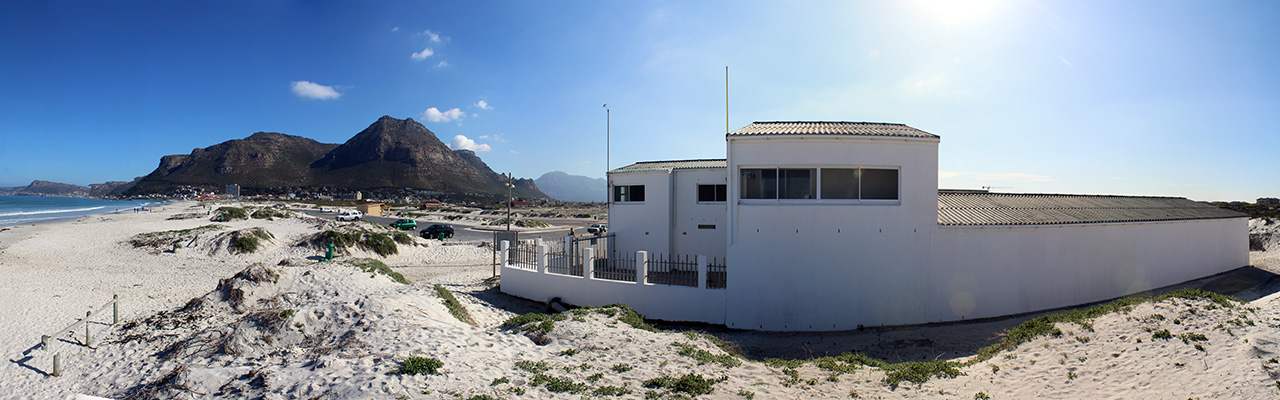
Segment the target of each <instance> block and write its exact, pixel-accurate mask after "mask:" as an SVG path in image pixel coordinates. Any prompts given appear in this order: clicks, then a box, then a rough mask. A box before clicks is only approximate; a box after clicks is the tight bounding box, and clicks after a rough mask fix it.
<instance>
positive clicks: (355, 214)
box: [337, 210, 362, 221]
mask: <svg viewBox="0 0 1280 400" xmlns="http://www.w3.org/2000/svg"><path fill="white" fill-rule="evenodd" d="M361 215H362V214H360V212H359V211H350V210H347V211H343V212H341V213H338V217H337V219H338V220H339V221H359V220H360V216H361Z"/></svg>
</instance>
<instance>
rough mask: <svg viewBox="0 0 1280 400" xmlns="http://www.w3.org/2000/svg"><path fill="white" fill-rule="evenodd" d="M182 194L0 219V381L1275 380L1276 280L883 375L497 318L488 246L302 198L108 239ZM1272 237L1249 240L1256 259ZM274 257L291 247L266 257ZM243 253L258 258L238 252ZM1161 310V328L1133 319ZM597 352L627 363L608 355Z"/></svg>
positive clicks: (1242, 386) (964, 393)
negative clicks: (179, 240) (219, 222)
mask: <svg viewBox="0 0 1280 400" xmlns="http://www.w3.org/2000/svg"><path fill="white" fill-rule="evenodd" d="M199 210H200V209H199V208H198V206H194V204H192V203H178V204H175V205H170V206H168V207H165V208H163V209H159V210H157V211H156V212H153V213H146V214H133V213H125V214H114V215H105V216H94V217H87V218H84V219H82V220H80V221H74V222H66V223H57V224H49V225H42V226H35V227H32V226H21V227H17V228H15V229H11V230H9V231H5V232H0V282H4V285H3V287H2V288H0V304H3V305H4V307H0V318H3V320H4V321H5V323H4V324H3V325H0V345H3V349H5V351H6V352H7V357H8V360H9V361H10V362H8V363H5V365H4V366H3V367H0V397H3V398H74V396H75V395H76V394H83V395H92V396H102V397H109V398H123V397H126V396H133V397H134V398H166V399H167V398H212V397H230V398H241V397H247V398H258V397H262V398H267V399H284V398H317V397H319V398H397V397H399V396H408V397H410V398H449V399H453V398H464V399H465V398H470V397H471V396H475V395H489V396H493V397H494V398H508V399H514V398H565V399H570V398H572V399H577V398H582V397H583V396H590V395H591V392H592V391H594V390H600V388H602V387H618V388H626V389H627V390H629V391H630V393H629V394H627V395H625V396H623V397H624V398H644V396H645V392H646V391H649V390H657V391H665V390H664V389H649V388H644V387H642V386H643V383H644V382H645V381H646V380H649V379H652V378H656V377H659V376H664V375H665V376H671V377H680V376H682V375H684V374H689V373H694V374H700V375H701V376H703V377H706V378H709V379H711V378H719V377H723V378H724V380H723V381H722V382H719V383H716V384H714V388H715V390H714V392H712V393H711V394H709V395H704V396H699V398H744V397H746V396H747V395H748V394H751V395H754V396H755V398H759V399H771V398H850V397H851V395H856V397H860V398H958V399H972V398H974V397H975V395H976V394H978V393H983V394H986V395H989V396H990V397H991V398H996V399H1005V398H1041V397H1043V398H1178V399H1185V398H1202V399H1209V398H1268V399H1273V398H1276V397H1277V396H1280V390H1278V389H1277V383H1276V382H1277V380H1280V360H1277V361H1276V362H1272V360H1273V359H1276V358H1280V354H1277V353H1280V329H1278V327H1280V304H1277V303H1276V301H1277V300H1276V298H1277V296H1268V297H1264V298H1261V299H1259V300H1256V301H1254V302H1252V303H1251V304H1247V305H1242V306H1238V307H1235V308H1222V307H1218V306H1216V305H1213V304H1212V303H1210V302H1208V301H1204V300H1197V301H1189V300H1182V299H1175V300H1170V301H1166V302H1162V303H1158V304H1143V305H1139V306H1137V307H1135V308H1134V309H1132V310H1131V311H1129V312H1127V313H1116V314H1110V315H1106V316H1103V317H1100V318H1098V319H1096V320H1094V321H1093V322H1092V330H1089V329H1087V328H1085V327H1082V326H1078V325H1075V324H1059V325H1058V327H1059V329H1061V330H1062V331H1063V332H1064V334H1063V335H1062V336H1060V337H1040V338H1037V339H1034V340H1032V341H1030V342H1028V343H1024V344H1022V345H1021V346H1018V347H1017V348H1016V349H1014V350H1011V351H1006V352H1002V353H1001V354H999V355H997V356H995V357H994V358H992V359H991V360H988V361H986V362H982V363H979V364H977V365H974V366H971V367H966V368H962V369H961V372H962V373H964V374H965V375H961V376H957V377H955V378H933V379H931V380H929V381H928V382H926V383H924V384H914V383H911V382H903V383H901V385H900V386H898V387H891V386H889V385H887V384H885V383H884V382H882V379H883V378H884V377H885V372H884V371H881V370H878V369H875V368H868V367H859V368H857V369H856V370H855V371H853V372H851V373H844V374H837V373H833V372H831V371H828V370H823V369H821V368H819V367H817V366H816V365H815V363H812V362H810V363H806V364H804V365H803V366H800V367H799V368H798V369H797V370H796V371H795V374H797V376H798V379H792V378H791V377H789V376H788V375H787V374H788V372H787V370H786V369H785V367H783V366H771V365H767V364H765V363H761V362H756V361H739V362H738V363H732V362H731V364H737V365H731V366H726V365H722V364H719V363H716V362H706V363H701V364H700V363H699V361H697V360H695V359H694V358H692V357H689V356H686V355H680V354H678V352H679V351H680V350H681V347H680V346H677V345H673V343H682V344H688V345H691V346H693V347H690V350H692V351H703V352H705V353H706V354H707V355H715V356H721V355H724V354H725V353H724V351H723V350H721V349H720V348H718V347H716V345H715V344H713V343H712V342H711V341H710V340H708V339H707V338H705V337H702V336H698V335H686V334H684V333H680V332H648V331H644V330H640V329H636V328H633V327H631V326H630V325H627V324H626V323H623V322H620V321H619V320H618V318H617V317H611V316H608V315H606V314H605V313H604V312H605V311H595V312H579V313H574V312H569V313H566V318H565V320H563V321H559V322H556V323H555V324H554V329H552V330H551V331H550V332H548V333H547V334H545V335H542V334H538V333H529V334H525V333H521V332H517V331H510V330H504V329H501V328H500V327H499V325H500V324H501V323H502V322H503V321H505V320H506V319H508V318H510V317H512V316H514V315H517V314H518V313H525V312H529V311H535V310H536V309H537V307H538V306H537V305H536V304H533V303H530V302H527V301H523V300H519V299H514V298H511V297H509V296H505V295H502V294H501V293H498V291H497V290H496V289H495V288H492V287H490V285H489V284H487V283H486V282H485V281H484V280H485V278H488V277H489V276H490V274H491V270H490V266H489V265H488V263H489V261H490V252H489V250H488V249H487V248H479V247H475V246H470V245H461V246H459V245H453V246H450V245H441V244H439V243H437V242H429V241H425V240H418V239H415V243H416V245H412V246H400V248H401V252H400V254H397V255H394V256H391V257H389V258H387V259H385V261H386V263H387V264H389V265H391V266H393V267H394V268H395V270H396V271H398V272H401V273H403V274H404V275H405V276H406V277H407V278H409V279H410V280H413V281H414V283H413V284H412V285H402V284H398V283H395V282H392V281H391V280H390V279H389V278H387V277H386V276H384V275H379V274H372V273H368V272H362V271H360V270H359V269H357V268H355V267H353V266H351V265H349V264H348V263H344V262H333V263H314V262H313V261H312V260H308V258H309V257H310V258H314V257H316V256H318V255H319V254H320V251H319V250H318V249H315V248H311V247H305V246H304V247H297V246H294V244H295V243H297V242H299V241H302V240H303V239H304V238H306V237H308V236H310V235H313V234H315V233H317V232H320V231H322V230H325V229H332V226H334V223H332V222H329V221H323V220H319V219H313V218H287V219H277V220H272V221H268V220H249V221H236V222H231V223H226V224H225V225H228V226H229V229H228V230H224V231H216V232H206V233H201V234H200V235H199V237H195V238H192V239H190V240H188V241H187V242H186V243H189V244H190V246H184V247H183V248H182V249H180V250H178V251H177V252H176V253H171V252H163V251H160V250H159V249H148V248H134V246H132V245H130V244H128V243H126V242H127V241H128V240H129V239H130V238H131V237H133V236H134V235H136V234H139V233H146V232H160V231H168V230H176V229H189V228H193V227H198V226H202V225H207V224H209V222H208V221H207V219H206V218H207V217H202V218H197V219H185V220H166V218H167V217H169V216H170V215H174V214H182V213H191V212H196V211H199ZM252 227H261V228H264V229H266V230H268V231H269V232H271V233H272V234H273V235H274V236H275V239H274V240H272V241H269V242H267V243H265V244H264V248H263V249H262V250H260V251H258V252H256V253H253V254H248V255H238V254H230V253H229V252H228V251H227V250H226V249H225V241H226V239H227V236H226V235H227V234H228V232H230V231H231V230H239V229H247V228H252ZM1277 252H1280V249H1277V250H1273V251H1268V252H1255V254H1251V256H1253V257H1254V258H1255V259H1272V258H1273V257H1274V255H1275V254H1274V253H1277ZM357 256H358V257H374V258H377V257H376V255H372V254H371V253H368V252H364V251H356V252H353V254H351V255H350V257H348V258H343V259H340V260H338V261H342V260H350V259H351V258H353V257H357ZM286 258H288V259H291V260H292V263H291V265H293V266H278V265H277V264H278V263H279V262H280V260H282V259H286ZM254 263H260V265H257V266H252V267H251V265H252V264H254ZM233 275H234V277H233ZM435 284H440V285H442V286H444V287H446V288H448V289H449V290H451V291H452V292H454V294H455V296H456V297H457V298H458V300H459V301H460V302H461V303H462V304H463V305H464V307H465V308H467V309H468V311H469V312H470V313H471V315H472V317H473V319H474V320H475V321H476V326H472V325H468V324H466V323H463V322H461V321H459V320H458V319H456V318H454V317H453V316H452V315H450V314H449V311H448V310H447V309H446V308H445V306H444V305H442V302H441V300H440V299H439V298H438V297H436V295H435V292H434V291H433V290H432V289H431V288H432V286H433V285H435ZM112 293H118V294H120V296H121V298H122V304H123V308H122V312H123V314H124V315H122V317H124V319H125V323H123V324H121V325H122V326H117V327H109V326H106V325H104V324H91V325H90V326H91V329H92V330H93V331H94V335H95V339H94V341H95V346H94V347H95V349H90V348H87V347H84V346H81V345H79V344H77V343H76V342H77V341H78V340H80V339H79V338H82V337H83V334H82V333H81V334H80V335H79V336H78V337H79V338H73V337H70V336H68V337H66V338H65V340H64V341H60V342H58V343H56V344H55V345H54V346H53V351H55V352H60V353H61V354H62V357H63V358H64V360H65V361H64V366H63V372H64V374H65V376H63V377H56V378H55V377H48V376H46V375H45V374H44V372H47V371H49V368H50V362H51V360H50V358H51V357H50V356H49V354H48V353H47V352H45V351H42V350H37V349H34V345H36V344H38V342H39V336H40V334H42V333H48V332H49V331H51V330H53V329H57V328H61V327H62V326H65V325H67V324H70V323H71V322H74V321H75V318H76V317H77V316H82V315H83V313H84V311H85V310H87V309H90V308H94V307H97V306H100V305H101V304H102V303H105V302H106V301H107V300H109V299H110V297H111V294H112ZM193 298H198V299H197V300H192V299H193ZM290 310H291V311H290ZM610 312H612V311H610ZM1155 314H1160V315H1161V316H1163V318H1162V319H1161V318H1156V317H1153V316H1154V315H1155ZM105 318H106V319H100V318H99V317H95V318H94V319H93V320H94V321H109V319H110V316H109V312H108V315H106V316H105ZM1008 325H1010V323H1009V322H1007V321H1005V322H1000V321H997V322H985V323H976V324H952V325H946V326H940V327H928V328H919V329H917V330H932V331H937V330H944V331H947V332H952V333H954V338H955V340H954V342H955V343H950V342H948V343H943V344H942V345H943V346H948V347H955V348H965V346H963V344H962V343H966V342H967V343H989V342H992V341H993V338H991V337H990V336H989V335H990V332H991V329H992V326H999V327H1001V328H1003V327H1006V326H1008ZM1161 330H1168V331H1169V333H1170V334H1171V335H1172V336H1173V337H1172V338H1171V339H1168V340H1164V339H1156V338H1153V337H1152V335H1153V332H1159V331H1161ZM917 333H918V332H917ZM912 334H913V331H911V330H903V331H887V332H880V333H876V334H875V335H876V338H875V340H876V341H901V342H904V343H910V340H911V337H912ZM1184 334H1201V335H1204V336H1205V339H1206V340H1203V341H1200V340H1194V339H1196V338H1198V337H1191V336H1187V337H1188V338H1191V339H1192V340H1189V341H1188V342H1187V343H1184V342H1183V341H1182V340H1181V339H1179V338H1178V336H1179V335H1184ZM770 337H771V335H758V336H755V337H754V339H750V340H751V341H752V342H750V343H741V344H742V345H743V346H744V347H752V348H763V347H768V346H769V343H770ZM772 337H773V338H775V339H776V340H779V341H782V340H786V341H788V343H789V344H788V345H787V346H794V343H795V342H796V340H795V339H796V338H797V337H800V338H802V339H804V340H808V338H812V339H813V340H821V336H811V337H804V336H797V335H794V334H773V336H772ZM534 339H537V340H536V341H537V342H539V343H542V344H543V345H539V344H537V343H535V340H534ZM1197 344H1199V345H1200V346H1201V348H1202V349H1196V348H1195V345H1197ZM799 347H803V345H801V346H799ZM976 347H977V346H971V347H969V348H970V349H976ZM908 351H909V350H908ZM793 353H794V351H793ZM961 353H964V352H963V351H962V352H961ZM945 354H954V352H949V353H945ZM968 354H969V355H971V354H972V351H971V350H970V351H969V352H968ZM800 355H801V354H797V356H800ZM819 355H820V354H819ZM412 356H421V357H432V358H436V359H438V360H440V361H441V362H442V363H443V367H442V369H443V371H444V373H443V374H441V375H398V374H388V372H390V371H392V370H394V369H395V368H397V366H398V365H397V363H398V362H399V361H402V360H404V359H406V358H408V357H412ZM947 357H952V355H948V356H947ZM729 359H732V358H729ZM732 360H737V359H732ZM964 360H965V358H964V357H962V358H959V359H957V361H964ZM521 361H529V362H545V363H546V364H545V365H546V366H547V367H549V368H550V369H549V370H547V371H543V372H541V373H542V374H544V375H545V376H549V377H553V378H557V379H567V380H570V381H572V383H573V384H578V385H582V387H583V388H584V390H586V392H582V393H569V392H565V393H553V392H551V391H548V387H547V385H545V384H543V385H534V382H532V381H533V380H534V376H535V374H534V373H533V372H529V371H525V370H522V369H520V368H519V367H517V363H518V362H521ZM615 366H626V367H629V369H627V368H619V369H620V370H621V369H627V370H625V371H615V370H614V367H615ZM994 367H998V371H996V368H994ZM504 378H505V379H504ZM495 380H498V382H499V383H497V384H494V383H495ZM503 381H505V382H503ZM552 386H554V385H552ZM521 392H523V394H520V393H521ZM598 397H609V396H604V395H600V396H598Z"/></svg>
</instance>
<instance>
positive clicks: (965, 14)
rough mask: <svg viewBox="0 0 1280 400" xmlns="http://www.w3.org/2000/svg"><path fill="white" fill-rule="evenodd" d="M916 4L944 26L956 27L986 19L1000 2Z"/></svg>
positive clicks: (935, 0)
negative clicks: (955, 25) (956, 25)
mask: <svg viewBox="0 0 1280 400" xmlns="http://www.w3.org/2000/svg"><path fill="white" fill-rule="evenodd" d="M915 3H916V6H917V7H919V8H920V9H921V10H924V11H925V12H927V13H929V14H931V15H933V16H934V17H935V18H937V19H938V22H941V23H942V24H943V25H954V24H958V23H963V22H972V21H977V20H982V19H985V18H986V17H988V16H989V15H991V13H992V12H993V11H995V9H996V6H997V5H999V3H1000V0H916V1H915Z"/></svg>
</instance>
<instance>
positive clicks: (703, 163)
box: [609, 158, 728, 174]
mask: <svg viewBox="0 0 1280 400" xmlns="http://www.w3.org/2000/svg"><path fill="white" fill-rule="evenodd" d="M727 167H728V163H727V162H725V160H724V159H723V158H721V159H710V160H674V161H641V162H638V163H635V164H631V165H628V166H625V167H622V168H618V169H615V170H613V171H609V173H611V174H618V173H628V172H649V171H666V170H669V169H711V168H727Z"/></svg>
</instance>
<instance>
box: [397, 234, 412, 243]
mask: <svg viewBox="0 0 1280 400" xmlns="http://www.w3.org/2000/svg"><path fill="white" fill-rule="evenodd" d="M395 239H396V243H400V244H410V243H413V237H412V236H409V234H407V233H404V232H396V234H395Z"/></svg>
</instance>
